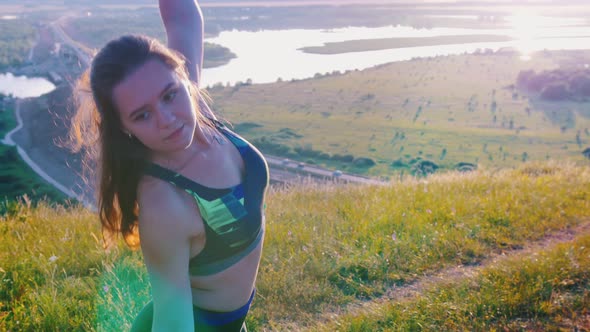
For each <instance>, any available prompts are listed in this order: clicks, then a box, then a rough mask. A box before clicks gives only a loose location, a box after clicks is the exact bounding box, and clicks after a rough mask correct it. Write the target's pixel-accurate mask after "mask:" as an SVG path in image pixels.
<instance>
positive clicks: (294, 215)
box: [0, 163, 590, 331]
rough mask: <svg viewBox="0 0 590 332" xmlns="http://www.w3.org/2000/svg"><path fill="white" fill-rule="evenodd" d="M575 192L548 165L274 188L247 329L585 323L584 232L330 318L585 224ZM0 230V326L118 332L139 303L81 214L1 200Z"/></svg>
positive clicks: (579, 174)
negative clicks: (418, 293)
mask: <svg viewBox="0 0 590 332" xmlns="http://www.w3.org/2000/svg"><path fill="white" fill-rule="evenodd" d="M588 188H590V168H589V167H581V166H574V165H572V164H558V163H542V164H531V163H527V164H525V165H523V166H521V167H519V168H517V169H515V170H500V171H496V170H479V171H477V172H473V173H468V174H459V173H450V174H445V175H438V176H434V177H429V178H427V179H422V180H414V179H407V180H405V181H402V182H396V183H391V184H390V185H388V186H323V187H320V186H313V185H307V186H301V187H292V188H284V189H276V188H275V189H273V190H271V192H270V193H269V197H268V202H267V205H268V208H267V220H268V228H267V230H268V232H267V238H266V242H265V248H264V255H263V261H262V265H261V267H260V275H259V280H258V283H257V288H258V295H257V298H256V300H255V302H254V305H253V308H252V311H251V314H250V315H249V317H248V324H249V325H248V326H249V330H251V331H275V330H276V331H286V330H290V331H293V330H303V329H310V330H322V329H323V330H325V331H333V330H345V331H373V330H380V331H390V330H392V331H395V330H415V331H421V330H441V329H442V330H489V329H490V328H495V327H497V328H500V329H502V328H505V327H506V328H509V329H517V330H518V329H521V328H522V329H524V330H527V329H529V330H538V329H539V328H540V327H543V326H546V327H548V328H552V327H555V326H559V324H560V323H559V322H563V321H564V320H575V319H579V317H588V312H587V309H586V308H588V307H589V306H588V304H589V303H590V300H589V293H590V285H589V284H588V280H589V274H590V259H589V249H588V248H590V238H589V237H588V236H581V237H580V238H578V239H577V240H576V242H573V243H570V244H566V245H562V246H558V247H556V248H553V249H551V250H548V251H547V252H546V253H542V254H540V255H539V256H535V257H532V258H526V257H525V258H522V259H520V260H515V261H513V262H508V263H506V264H505V265H501V266H497V267H490V268H489V269H486V270H484V272H482V273H481V275H479V276H476V277H474V279H473V280H472V281H470V282H469V283H466V284H457V285H452V284H445V285H442V286H441V287H435V289H433V290H427V291H426V292H424V293H423V295H422V296H423V297H420V298H418V299H416V300H410V301H405V302H403V303H391V304H387V305H380V306H377V307H375V309H374V311H372V312H371V313H366V314H362V315H351V316H348V315H346V314H340V315H339V314H338V313H339V312H345V310H344V308H345V306H346V305H350V304H355V303H359V302H365V301H371V300H374V299H378V298H379V297H381V296H382V295H384V294H385V292H386V291H387V290H388V289H389V288H391V287H392V286H404V285H407V284H409V283H411V282H412V281H415V280H417V279H418V278H420V277H421V276H424V275H429V274H433V273H435V272H437V271H440V270H442V269H445V268H448V267H450V266H456V265H459V264H465V265H473V264H478V263H480V262H482V261H483V260H484V259H485V258H486V257H489V256H490V255H492V254H494V253H497V252H499V251H503V250H504V251H505V250H510V249H514V248H520V247H523V246H525V245H526V244H527V243H528V242H531V241H535V240H539V239H541V238H543V237H545V236H547V235H549V234H551V232H553V231H556V230H560V229H566V228H571V227H575V226H577V225H579V224H580V223H582V222H584V220H587V217H588V215H589V214H590V200H589V198H590V197H589V195H590V193H589V191H588ZM0 234H2V241H0V330H11V331H13V330H14V331H16V330H18V331H20V330H24V331H64V330H68V331H72V330H73V331H124V330H127V329H128V328H129V326H130V323H131V321H132V320H133V317H134V316H135V314H136V313H137V312H138V311H139V310H140V309H141V307H142V306H143V305H144V304H145V303H146V302H147V301H148V300H149V296H150V289H149V283H148V279H147V275H146V272H145V268H144V266H143V263H142V261H141V255H140V254H139V253H137V252H130V251H129V250H127V249H125V248H124V247H123V245H120V246H119V247H117V248H114V249H113V250H111V251H110V252H104V251H103V249H102V247H101V241H100V230H99V227H98V222H97V219H96V216H95V215H94V214H93V213H92V212H89V211H87V210H85V209H83V208H80V207H68V208H63V207H51V206H50V205H49V204H46V203H40V204H38V206H36V207H32V206H28V205H27V204H26V203H25V202H23V203H20V204H15V205H13V207H12V209H11V210H10V211H8V212H6V213H5V214H4V215H3V216H0ZM325 313H333V315H329V316H330V317H331V318H330V319H326V315H325ZM576 317H578V318H576ZM318 324H320V325H318ZM324 324H327V325H324ZM527 324H529V325H528V327H527ZM522 326H525V327H524V328H523V327H522Z"/></svg>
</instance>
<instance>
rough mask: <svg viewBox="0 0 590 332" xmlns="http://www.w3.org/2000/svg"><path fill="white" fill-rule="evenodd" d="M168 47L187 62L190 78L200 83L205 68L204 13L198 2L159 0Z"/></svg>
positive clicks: (191, 0) (194, 0)
mask: <svg viewBox="0 0 590 332" xmlns="http://www.w3.org/2000/svg"><path fill="white" fill-rule="evenodd" d="M159 4H160V16H161V17H162V21H163V22H164V27H165V28H166V35H167V37H168V47H170V48H172V49H175V50H177V51H179V52H180V53H182V55H184V56H185V57H186V60H187V69H188V72H189V78H190V79H191V80H193V81H195V82H197V83H199V81H200V78H201V69H202V68H203V38H204V37H203V36H204V32H203V30H204V25H203V13H201V8H200V7H199V4H198V3H197V1H196V0H159Z"/></svg>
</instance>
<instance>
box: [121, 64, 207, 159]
mask: <svg viewBox="0 0 590 332" xmlns="http://www.w3.org/2000/svg"><path fill="white" fill-rule="evenodd" d="M113 99H114V100H113V101H114V103H115V106H116V107H117V109H118V111H119V116H120V118H121V124H122V127H123V128H122V129H123V130H124V131H125V132H128V133H131V134H132V135H133V136H135V137H136V138H137V139H138V140H139V141H141V142H142V143H143V144H144V145H145V146H146V147H148V148H149V149H151V150H152V151H153V152H154V153H156V154H158V153H161V154H167V153H173V152H176V151H180V150H183V149H186V148H187V147H188V146H189V145H190V144H191V143H192V140H193V137H194V134H195V130H196V128H197V119H196V114H195V110H194V105H193V102H192V98H191V96H190V94H189V90H188V87H187V85H186V84H184V82H183V81H182V80H181V79H180V78H179V76H178V74H177V73H176V72H175V71H174V70H172V69H170V68H169V67H168V66H166V65H165V64H164V63H162V62H161V61H160V60H157V59H152V60H148V61H147V62H146V63H144V64H143V65H142V66H141V67H139V68H138V69H137V70H136V71H134V72H133V73H131V74H130V75H129V76H127V77H126V78H125V79H124V80H123V81H121V82H120V83H119V84H117V85H116V86H115V88H114V90H113Z"/></svg>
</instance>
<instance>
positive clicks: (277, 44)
mask: <svg viewBox="0 0 590 332" xmlns="http://www.w3.org/2000/svg"><path fill="white" fill-rule="evenodd" d="M464 19H476V17H470V16H465V17H464ZM504 19H505V20H506V22H507V27H506V28H502V29H460V28H442V27H440V28H432V29H417V28H412V27H408V26H388V27H381V28H364V27H349V28H341V29H330V30H318V29H316V30H307V29H293V30H263V31H257V32H250V31H238V30H234V31H223V32H221V33H220V34H219V35H218V36H217V37H215V38H210V39H207V41H208V42H211V43H216V44H220V45H222V46H225V47H227V48H229V49H230V50H231V51H232V52H234V53H235V54H236V55H237V58H235V59H233V60H232V61H230V62H229V63H228V64H226V65H224V66H221V67H215V68H208V69H205V70H204V71H203V77H202V80H203V81H202V84H203V86H207V85H214V84H216V83H222V84H227V83H230V84H234V83H236V82H238V81H242V82H245V81H247V80H248V79H250V80H252V82H253V83H269V82H275V81H277V79H278V78H281V79H282V80H291V79H304V78H309V77H313V76H314V75H315V74H316V73H321V74H324V73H326V72H333V71H341V72H343V71H346V70H354V69H365V68H369V67H373V66H376V65H380V64H384V63H388V62H394V61H404V60H410V59H412V58H419V57H433V56H439V55H452V54H462V53H465V52H468V53H471V52H475V51H476V50H478V49H492V50H494V51H496V50H498V49H501V48H513V49H515V50H517V51H518V52H520V53H521V57H522V59H523V61H526V60H527V59H530V57H531V56H533V54H534V52H535V51H539V50H544V49H547V50H572V49H589V48H590V25H589V24H588V22H587V20H585V19H582V18H571V17H570V18H562V17H543V16H530V15H527V14H518V13H517V14H515V15H514V16H510V17H506V18H504ZM469 35H472V36H475V35H494V36H506V37H508V38H509V39H510V40H508V41H503V42H475V43H466V44H450V45H436V46H417V47H404V48H394V49H384V50H377V51H366V52H348V53H341V54H312V53H305V52H303V51H302V50H300V49H301V48H303V47H309V46H322V45H324V44H325V43H338V42H344V41H350V40H370V39H387V38H412V39H420V38H431V37H436V36H469Z"/></svg>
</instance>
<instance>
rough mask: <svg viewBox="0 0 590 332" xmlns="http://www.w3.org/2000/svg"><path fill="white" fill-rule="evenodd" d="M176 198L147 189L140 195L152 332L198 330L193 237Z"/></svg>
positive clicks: (141, 226)
mask: <svg viewBox="0 0 590 332" xmlns="http://www.w3.org/2000/svg"><path fill="white" fill-rule="evenodd" d="M174 197H175V195H172V194H171V193H168V192H163V194H162V190H158V188H156V189H155V190H147V193H145V192H144V193H142V194H141V195H140V207H141V209H140V210H141V212H140V217H139V218H140V227H139V232H140V238H141V250H142V253H143V257H144V261H145V264H146V267H147V270H148V273H149V276H150V282H151V285H152V297H153V303H154V316H153V325H152V331H154V332H156V331H189V332H190V331H194V320H193V304H192V292H191V286H190V279H189V271H188V262H189V259H190V242H189V235H188V234H190V232H191V230H190V229H189V228H188V227H186V226H185V225H184V223H183V222H182V220H186V216H184V215H183V214H184V213H183V212H182V211H186V208H185V207H182V206H179V205H180V202H179V200H177V199H176V200H175V199H174Z"/></svg>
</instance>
